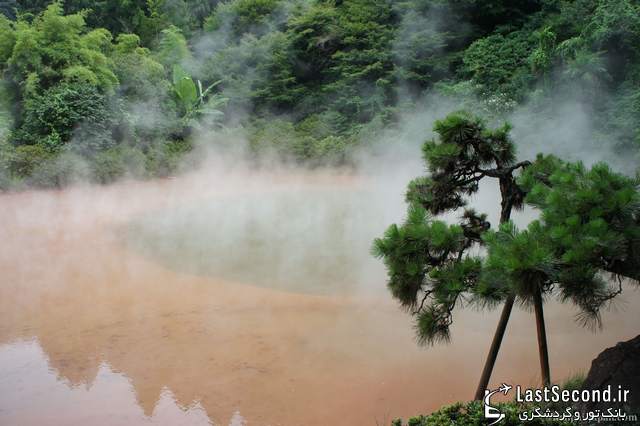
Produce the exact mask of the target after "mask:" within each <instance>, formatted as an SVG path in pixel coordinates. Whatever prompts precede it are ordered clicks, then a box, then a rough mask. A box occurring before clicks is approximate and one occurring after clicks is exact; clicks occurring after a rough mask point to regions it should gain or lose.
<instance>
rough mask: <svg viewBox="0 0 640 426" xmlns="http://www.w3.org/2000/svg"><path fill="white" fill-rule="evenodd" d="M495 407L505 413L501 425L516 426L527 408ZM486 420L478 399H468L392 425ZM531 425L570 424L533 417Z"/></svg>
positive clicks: (472, 424) (465, 425) (465, 424)
mask: <svg viewBox="0 0 640 426" xmlns="http://www.w3.org/2000/svg"><path fill="white" fill-rule="evenodd" d="M496 408H498V409H499V410H500V412H501V413H504V414H505V418H504V420H502V421H501V422H500V424H502V425H507V426H518V425H521V424H522V421H521V420H520V419H519V417H518V416H519V414H520V413H522V412H523V411H525V410H527V409H529V408H528V407H527V406H526V405H522V404H518V403H516V402H501V403H496ZM486 422H487V420H486V419H485V417H484V408H483V406H482V404H481V402H480V401H470V402H467V403H462V402H457V403H455V404H451V405H447V406H444V407H442V408H440V409H439V410H437V411H434V412H433V413H431V414H429V415H426V416H424V415H423V416H416V417H412V418H410V419H408V420H407V422H406V423H403V422H402V420H400V419H397V420H394V421H393V422H392V423H391V425H392V426H403V425H404V426H441V425H459V426H476V425H481V424H485V423H486ZM527 424H530V425H532V426H542V425H560V426H565V425H569V424H571V422H566V421H554V420H544V419H540V418H537V419H534V420H532V421H530V422H527Z"/></svg>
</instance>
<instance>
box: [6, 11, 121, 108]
mask: <svg viewBox="0 0 640 426" xmlns="http://www.w3.org/2000/svg"><path fill="white" fill-rule="evenodd" d="M14 37H15V43H14V44H13V49H12V51H11V54H10V55H9V56H8V59H7V60H6V62H3V65H4V66H5V67H6V70H5V75H6V76H7V77H8V78H9V79H10V80H11V81H13V82H15V83H16V84H19V85H20V86H21V87H22V94H23V96H25V97H27V98H28V97H31V96H35V95H38V94H40V93H42V92H43V91H45V90H47V89H49V88H51V87H53V86H55V85H57V84H59V83H60V82H62V81H65V82H69V83H88V84H91V85H93V86H96V87H97V88H98V89H99V90H101V91H102V92H105V93H109V92H112V91H113V89H114V87H115V86H116V85H117V83H118V79H117V78H116V76H115V74H114V73H113V71H112V70H111V63H110V61H109V59H108V57H107V56H106V54H105V50H106V49H107V48H108V47H109V45H110V40H111V35H110V34H109V32H108V31H106V30H104V29H96V30H93V31H87V27H86V24H85V14H84V13H77V14H74V15H68V16H64V15H63V11H62V5H61V3H59V2H54V3H51V5H49V6H48V7H47V9H46V10H45V11H44V12H43V14H42V15H39V16H37V17H36V18H35V19H34V20H33V22H31V23H29V22H27V21H25V20H19V21H18V22H17V23H16V24H15V30H14ZM3 44H4V43H3ZM5 55H6V54H5Z"/></svg>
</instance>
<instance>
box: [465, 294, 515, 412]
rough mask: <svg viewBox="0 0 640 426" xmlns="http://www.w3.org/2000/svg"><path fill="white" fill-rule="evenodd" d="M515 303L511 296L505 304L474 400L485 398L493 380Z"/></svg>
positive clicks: (513, 297)
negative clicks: (491, 379) (494, 369)
mask: <svg viewBox="0 0 640 426" xmlns="http://www.w3.org/2000/svg"><path fill="white" fill-rule="evenodd" d="M514 301H515V296H513V295H511V296H509V297H508V298H507V300H506V301H505V302H504V307H503V308H502V314H501V315H500V320H499V321H498V327H497V328H496V332H495V334H494V335H493V341H492V342H491V347H490V348H489V354H488V355H487V360H486V361H485V362H484V368H483V369H482V376H480V383H478V389H476V395H475V398H474V399H477V400H481V399H482V398H483V397H484V391H485V389H487V385H488V384H489V379H490V378H491V373H492V372H493V367H494V365H495V364H496V358H497V357H498V351H499V350H500V345H501V344H502V338H503V337H504V332H505V330H506V329H507V323H508V322H509V316H510V315H511V309H512V308H513V302H514Z"/></svg>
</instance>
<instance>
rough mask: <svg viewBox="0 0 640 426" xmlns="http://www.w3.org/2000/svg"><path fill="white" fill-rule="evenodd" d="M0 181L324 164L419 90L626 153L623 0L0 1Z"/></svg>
mask: <svg viewBox="0 0 640 426" xmlns="http://www.w3.org/2000/svg"><path fill="white" fill-rule="evenodd" d="M0 12H1V15H0V72H1V75H2V85H1V87H0V91H1V97H0V100H1V103H2V105H1V106H0V186H2V187H3V188H9V187H21V186H24V185H42V186H61V185H65V184H67V183H69V182H72V181H74V180H77V179H83V180H85V179H89V180H92V181H96V182H103V183H106V182H111V181H113V180H115V179H117V178H119V177H121V176H123V175H129V176H134V177H150V176H166V175H168V174H172V173H174V172H175V171H176V169H177V168H178V167H179V165H180V164H181V163H182V161H181V159H182V157H184V156H185V154H186V153H188V152H189V151H190V150H191V149H192V147H193V144H194V141H198V140H206V139H207V138H202V135H206V134H209V133H210V132H215V133H217V134H220V133H223V134H227V135H230V136H233V135H236V134H242V135H243V137H244V138H246V139H247V140H248V141H249V147H250V150H251V152H252V153H253V154H254V155H257V154H260V153H261V152H264V151H269V152H275V153H277V154H278V155H280V156H282V157H284V158H287V159H289V160H292V161H296V162H304V163H310V164H341V163H344V162H348V158H349V156H348V153H349V152H350V150H351V149H353V148H354V147H355V146H358V145H362V144H364V143H367V141H370V140H371V139H372V136H375V135H377V134H379V133H380V132H381V131H382V130H383V129H385V128H388V127H393V126H394V125H396V123H397V122H398V119H399V117H400V116H401V115H402V114H403V113H405V112H407V111H411V110H412V109H414V108H415V107H416V105H418V104H419V103H420V102H424V99H425V94H427V93H437V94H439V95H440V96H444V97H449V98H452V99H455V100H457V101H458V102H462V103H466V104H468V105H469V107H470V108H472V109H474V110H478V111H481V112H482V113H483V114H484V115H486V116H488V117H502V116H505V115H506V114H508V113H509V112H510V111H512V110H514V109H515V108H518V106H520V105H525V104H526V105H529V106H531V111H532V114H540V115H545V114H547V115H549V114H550V115H553V114H557V111H555V110H554V109H553V104H554V102H555V100H557V99H566V98H571V99H575V100H576V101H577V102H579V103H580V104H581V105H582V106H583V108H584V110H585V111H587V114H588V115H589V117H591V120H592V122H593V128H594V129H595V130H594V131H593V135H592V136H593V138H595V139H596V140H598V139H601V140H602V143H603V144H610V145H611V148H612V149H614V150H624V151H625V152H628V151H629V150H631V151H632V152H633V154H634V155H635V153H636V152H637V148H638V145H639V144H640V84H639V83H640V5H639V4H638V3H637V2H635V1H632V0H607V1H603V0H577V1H564V0H539V1H524V0H522V1H499V0H450V1H444V0H406V1H390V0H389V1H384V0H373V1H371V0H342V1H341V0H334V1H322V0H307V1H305V0H229V1H216V0H207V1H196V0H127V1H125V0H114V1H103V0H96V1H89V0H67V1H64V2H63V1H57V2H53V3H50V2H48V1H42V0H33V1H18V2H17V1H15V0H14V1H11V0H10V1H2V2H0Z"/></svg>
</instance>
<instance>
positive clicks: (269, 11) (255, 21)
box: [204, 0, 284, 38]
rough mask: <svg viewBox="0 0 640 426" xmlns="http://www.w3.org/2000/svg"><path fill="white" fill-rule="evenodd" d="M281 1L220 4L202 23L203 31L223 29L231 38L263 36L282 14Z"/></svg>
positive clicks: (250, 0) (237, 1)
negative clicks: (245, 35) (249, 34)
mask: <svg viewBox="0 0 640 426" xmlns="http://www.w3.org/2000/svg"><path fill="white" fill-rule="evenodd" d="M283 3H284V2H283V1H282V0H232V1H229V2H221V3H218V5H217V6H216V9H215V11H214V12H213V14H212V15H211V16H210V17H209V18H207V20H206V21H205V23H204V28H205V30H208V31H216V30H221V29H224V30H225V31H229V32H230V33H231V34H232V36H233V37H235V38H240V37H241V36H242V35H244V34H247V33H251V34H254V35H264V34H265V33H266V32H268V31H269V29H270V26H271V23H272V22H274V21H275V18H276V15H277V14H278V13H282V12H283V11H282V10H280V8H281V6H283Z"/></svg>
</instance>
